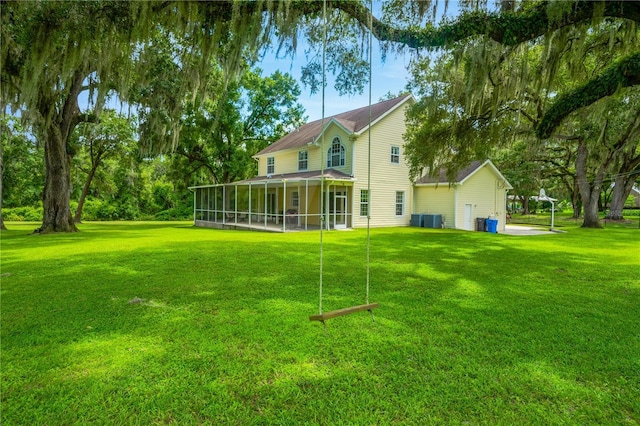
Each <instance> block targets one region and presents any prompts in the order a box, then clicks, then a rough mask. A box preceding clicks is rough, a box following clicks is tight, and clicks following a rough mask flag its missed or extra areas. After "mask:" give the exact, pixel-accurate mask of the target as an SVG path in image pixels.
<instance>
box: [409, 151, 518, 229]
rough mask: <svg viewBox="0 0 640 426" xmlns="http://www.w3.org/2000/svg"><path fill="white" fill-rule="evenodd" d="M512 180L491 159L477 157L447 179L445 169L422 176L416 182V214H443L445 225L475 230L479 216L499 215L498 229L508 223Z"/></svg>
mask: <svg viewBox="0 0 640 426" xmlns="http://www.w3.org/2000/svg"><path fill="white" fill-rule="evenodd" d="M510 189H512V186H511V184H509V182H508V181H507V179H505V177H504V176H503V175H502V173H500V171H499V170H498V169H497V168H496V166H495V165H494V164H493V163H492V162H491V160H485V161H474V162H473V163H471V164H470V165H469V166H467V167H465V168H464V169H462V170H460V171H459V172H458V173H457V175H456V177H455V179H454V180H453V181H450V180H449V179H447V173H446V170H444V169H443V170H440V172H439V173H438V174H437V175H436V176H433V177H432V176H428V175H427V176H423V177H422V178H421V179H419V180H417V181H416V182H415V184H414V196H413V199H414V206H413V212H414V213H415V214H439V215H442V226H443V227H445V228H453V229H463V230H468V231H473V230H476V222H477V219H478V218H481V219H486V218H489V217H495V218H496V219H498V226H497V231H498V232H503V231H504V229H505V225H506V209H507V191H508V190H510Z"/></svg>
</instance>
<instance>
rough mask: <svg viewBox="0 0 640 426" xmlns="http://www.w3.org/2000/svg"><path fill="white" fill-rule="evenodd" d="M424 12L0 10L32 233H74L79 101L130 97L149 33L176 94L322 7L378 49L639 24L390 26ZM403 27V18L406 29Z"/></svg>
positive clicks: (604, 77)
mask: <svg viewBox="0 0 640 426" xmlns="http://www.w3.org/2000/svg"><path fill="white" fill-rule="evenodd" d="M508 3H511V2H508ZM514 3H517V2H514ZM416 5H417V6H416ZM426 5H427V3H426V2H416V1H414V2H402V1H399V0H394V1H392V2H390V3H389V5H388V6H389V7H387V8H386V9H385V13H387V12H388V14H387V15H386V16H383V17H382V19H376V18H375V17H373V16H372V11H371V10H369V8H368V6H369V2H366V1H360V0H327V1H326V2H309V1H306V0H289V1H260V0H257V1H217V2H172V1H149V2H112V1H88V2H76V1H68V2H65V1H60V2H46V1H39V2H3V3H1V7H2V11H1V12H2V13H1V15H2V17H1V19H2V34H1V38H2V50H1V60H2V80H1V83H2V98H1V102H0V103H1V105H0V106H2V107H3V108H4V107H5V106H6V105H7V104H10V105H11V106H12V107H13V108H14V110H18V109H19V110H21V112H22V115H23V117H25V118H26V119H28V120H29V121H30V122H31V124H32V125H33V128H34V130H35V133H36V134H37V135H38V137H39V138H41V139H42V140H43V145H44V147H45V158H46V183H45V189H44V192H43V194H44V195H43V206H44V218H43V223H42V226H41V227H40V232H52V231H74V230H76V227H75V225H74V223H73V219H72V215H71V211H70V209H69V194H70V188H69V185H70V184H69V182H70V179H69V176H70V170H69V167H70V160H69V158H70V155H71V153H70V152H69V151H68V140H69V136H70V134H71V132H72V131H73V129H74V128H75V126H77V125H78V123H80V122H82V121H86V120H91V119H92V117H90V116H89V115H87V114H84V113H83V112H82V111H80V108H79V103H78V98H79V96H80V94H81V93H83V92H85V91H89V92H90V94H89V97H90V98H92V99H95V103H96V105H98V106H99V105H101V104H102V103H103V101H104V97H105V96H106V95H107V94H108V93H109V92H110V91H116V92H118V94H119V96H120V97H121V99H123V100H127V98H128V93H127V89H128V88H129V87H131V79H132V78H136V77H138V76H142V75H144V73H143V72H142V73H139V72H136V69H135V65H134V64H135V63H136V59H137V58H138V57H139V56H141V55H143V53H144V49H145V48H149V47H152V44H149V43H148V40H150V39H151V38H152V37H153V33H154V32H155V31H157V30H158V28H162V29H164V30H165V31H168V32H169V33H175V34H179V35H180V36H183V37H185V39H186V40H189V44H188V48H186V49H184V50H183V51H182V52H181V55H180V56H179V57H177V58H176V63H177V64H179V65H180V67H179V68H180V74H181V76H182V77H184V78H182V79H181V84H180V90H183V91H184V92H185V93H187V92H191V93H195V88H197V87H198V85H199V82H200V76H201V74H202V71H203V70H204V68H205V67H206V64H208V62H209V60H210V58H211V57H213V56H215V57H217V58H219V60H220V62H221V65H222V66H223V68H225V69H226V70H227V71H229V72H231V71H233V70H234V69H238V68H239V64H240V62H241V60H242V59H243V57H247V56H249V57H251V56H254V57H255V55H256V53H257V52H258V51H259V49H260V48H261V47H262V46H265V45H268V44H269V43H271V40H272V39H273V38H274V37H275V35H276V33H277V36H278V37H279V39H280V40H281V41H285V42H289V43H290V45H295V41H296V38H297V35H298V33H299V31H300V30H301V29H302V27H303V25H317V24H318V22H317V20H318V19H320V15H321V14H322V12H323V8H324V7H325V6H326V7H327V8H328V9H329V10H337V11H340V12H341V13H343V14H345V15H346V16H348V17H350V18H351V19H353V20H354V22H355V25H357V26H359V27H360V28H361V29H363V31H364V30H365V29H370V30H371V31H372V32H373V34H374V36H375V37H376V38H378V39H379V40H381V41H387V42H389V43H394V44H399V45H406V46H408V47H411V48H423V47H424V48H434V47H435V48H450V47H451V46H454V45H455V44H456V43H458V42H461V41H465V40H469V39H473V38H479V39H486V38H488V39H492V40H494V41H496V42H498V43H501V44H503V45H505V46H513V45H519V44H522V43H527V42H529V41H532V40H536V39H537V38H539V37H541V36H545V35H549V34H552V33H553V32H554V31H556V30H561V29H563V28H566V27H579V28H587V29H588V27H589V25H594V24H597V23H598V22H599V21H600V20H601V19H602V18H603V17H611V18H616V19H625V20H629V21H633V22H636V23H637V22H640V3H638V2H625V1H611V2H591V1H575V2H564V1H554V2H535V3H531V4H527V5H525V6H523V7H519V8H506V9H503V10H501V11H498V12H487V11H483V10H480V9H477V10H474V11H472V12H465V13H463V14H462V15H461V16H460V17H459V18H457V19H456V20H454V21H452V22H449V23H447V24H446V25H440V26H435V25H433V24H432V22H431V21H429V20H427V21H424V20H422V21H419V25H403V20H402V19H397V20H394V18H396V17H399V16H400V15H397V12H398V11H400V10H402V9H403V8H406V7H413V8H414V9H413V10H415V11H417V13H416V16H418V17H420V16H426V15H421V14H420V12H424V11H426V10H428V7H425V6H426ZM411 19H412V18H410V19H409V20H408V22H409V23H411V24H413V22H410V21H411ZM349 59H350V60H348V61H347V62H346V63H345V64H342V65H345V66H346V67H347V68H348V67H350V66H356V67H358V66H362V65H363V63H362V61H357V60H356V61H354V60H353V58H349ZM639 62H640V61H639V60H638V52H632V53H629V54H628V55H627V56H625V57H623V58H620V59H619V60H618V61H616V62H614V63H613V64H612V65H611V68H610V69H609V70H608V71H607V72H606V73H603V74H600V75H596V76H594V77H593V78H592V79H590V80H589V81H586V82H585V83H584V85H583V86H581V87H578V88H576V89H574V90H572V91H569V92H567V93H566V94H564V95H563V96H562V97H560V98H559V99H558V102H556V103H555V104H553V105H552V106H551V107H550V108H549V109H548V111H549V113H548V114H545V116H544V117H543V119H542V120H541V121H540V124H539V126H538V134H539V135H540V136H547V135H548V134H549V133H550V132H552V131H553V129H554V128H555V127H556V126H557V125H558V124H559V123H560V122H561V121H562V120H563V119H564V117H566V116H567V115H568V114H570V113H571V112H572V111H574V110H576V109H579V108H581V107H583V106H586V105H588V104H590V103H593V102H595V101H596V100H598V99H600V98H602V97H604V96H608V95H610V94H611V91H612V90H615V89H616V88H618V87H621V86H632V85H637V84H638V77H639V76H640V65H639ZM340 66H341V64H338V67H340ZM316 69H317V67H316ZM352 75H362V74H358V73H353V74H352ZM605 83H606V84H605ZM153 96H154V93H149V94H148V96H147V97H146V98H143V99H142V100H140V102H141V103H143V104H144V103H145V102H146V101H150V102H149V104H150V105H153V106H154V107H157V106H158V105H157V104H158V102H153ZM149 108H151V107H149ZM161 109H162V111H164V112H169V113H171V114H170V115H169V116H166V115H165V114H154V113H153V111H149V112H150V115H149V117H151V119H152V121H153V123H152V124H154V125H152V126H151V128H152V129H155V130H157V131H159V132H163V131H164V132H170V133H171V134H172V135H173V141H174V143H175V140H176V138H177V137H178V130H179V129H178V128H177V127H176V126H177V123H178V121H177V116H178V115H179V112H178V111H176V110H177V108H172V105H163V106H162V108H161ZM156 120H158V122H157V123H156ZM155 124H157V125H155ZM159 140H161V141H164V140H166V139H165V138H160V139H159ZM160 148H161V147H160Z"/></svg>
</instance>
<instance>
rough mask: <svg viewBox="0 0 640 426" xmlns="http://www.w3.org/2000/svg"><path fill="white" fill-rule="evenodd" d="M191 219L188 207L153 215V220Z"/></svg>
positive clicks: (191, 211) (191, 214) (190, 211)
mask: <svg viewBox="0 0 640 426" xmlns="http://www.w3.org/2000/svg"><path fill="white" fill-rule="evenodd" d="M192 217H193V210H191V208H190V207H174V208H172V209H167V210H163V211H161V212H158V213H156V214H155V215H154V218H155V220H189V219H191V218H192Z"/></svg>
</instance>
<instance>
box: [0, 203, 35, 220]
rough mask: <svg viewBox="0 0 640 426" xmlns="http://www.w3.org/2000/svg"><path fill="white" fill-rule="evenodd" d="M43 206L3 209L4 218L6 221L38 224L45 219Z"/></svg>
mask: <svg viewBox="0 0 640 426" xmlns="http://www.w3.org/2000/svg"><path fill="white" fill-rule="evenodd" d="M43 215H44V213H43V209H42V206H39V207H31V206H26V207H13V208H8V209H2V218H3V219H4V220H6V221H17V222H23V221H25V222H38V221H41V220H42V218H43Z"/></svg>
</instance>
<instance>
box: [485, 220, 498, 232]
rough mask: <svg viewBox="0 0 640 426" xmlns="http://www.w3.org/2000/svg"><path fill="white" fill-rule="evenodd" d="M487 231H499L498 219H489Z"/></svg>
mask: <svg viewBox="0 0 640 426" xmlns="http://www.w3.org/2000/svg"><path fill="white" fill-rule="evenodd" d="M487 232H491V233H492V234H497V233H498V219H487Z"/></svg>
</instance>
